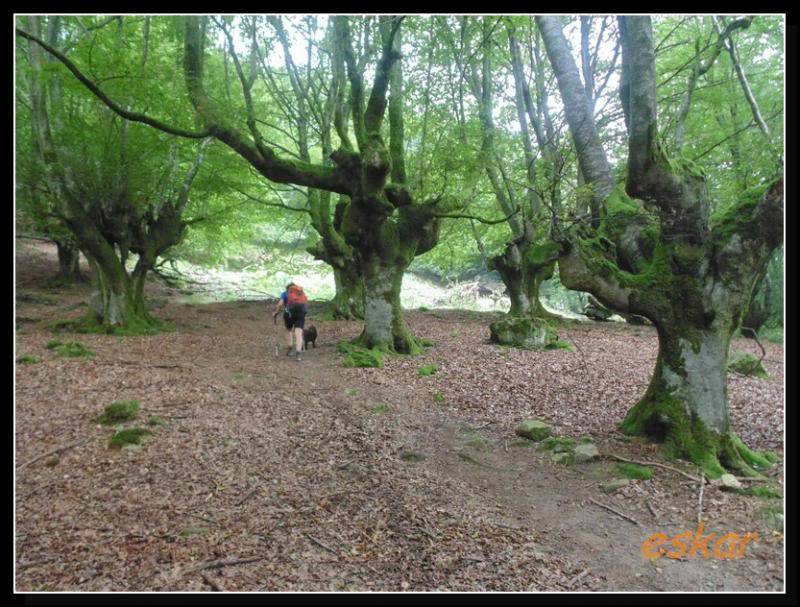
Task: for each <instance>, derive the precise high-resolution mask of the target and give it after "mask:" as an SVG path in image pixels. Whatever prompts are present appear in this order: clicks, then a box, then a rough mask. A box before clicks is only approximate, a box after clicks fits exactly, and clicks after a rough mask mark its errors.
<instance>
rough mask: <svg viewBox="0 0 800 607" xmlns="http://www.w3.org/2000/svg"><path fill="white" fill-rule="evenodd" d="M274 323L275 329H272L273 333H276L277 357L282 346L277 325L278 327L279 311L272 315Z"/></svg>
mask: <svg viewBox="0 0 800 607" xmlns="http://www.w3.org/2000/svg"><path fill="white" fill-rule="evenodd" d="M272 324H273V325H275V329H274V330H273V331H272V333H273V335H275V358H277V357H278V356H280V348H281V347H280V344H279V343H278V342H279V341H280V339H279V337H278V332H277V327H278V314H277V312H276V313H275V314H273V315H272Z"/></svg>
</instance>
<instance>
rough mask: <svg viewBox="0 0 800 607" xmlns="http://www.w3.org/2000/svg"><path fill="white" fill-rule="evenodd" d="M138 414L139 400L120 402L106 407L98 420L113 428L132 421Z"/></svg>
mask: <svg viewBox="0 0 800 607" xmlns="http://www.w3.org/2000/svg"><path fill="white" fill-rule="evenodd" d="M138 413H139V401H138V400H118V401H116V402H113V403H111V404H110V405H106V408H105V409H104V411H103V414H102V415H101V416H100V417H98V418H97V421H98V422H100V423H101V424H103V425H104V426H113V425H114V424H120V423H122V422H127V421H130V420H132V419H133V418H135V417H136V415H137V414H138Z"/></svg>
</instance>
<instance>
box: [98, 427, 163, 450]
mask: <svg viewBox="0 0 800 607" xmlns="http://www.w3.org/2000/svg"><path fill="white" fill-rule="evenodd" d="M152 434H153V433H152V432H151V431H150V430H146V429H144V428H127V429H125V430H118V431H117V432H115V433H114V436H112V437H111V441H110V442H109V443H108V446H109V447H111V448H112V449H121V448H122V447H127V446H130V445H140V444H142V443H143V442H146V440H147V438H148V437H150V436H152Z"/></svg>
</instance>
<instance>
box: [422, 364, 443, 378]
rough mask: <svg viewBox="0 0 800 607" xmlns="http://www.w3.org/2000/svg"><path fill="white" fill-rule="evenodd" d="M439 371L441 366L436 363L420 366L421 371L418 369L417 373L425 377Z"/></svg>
mask: <svg viewBox="0 0 800 607" xmlns="http://www.w3.org/2000/svg"><path fill="white" fill-rule="evenodd" d="M438 371H439V367H437V366H436V365H425V366H424V367H420V368H419V371H417V375H419V376H420V377H424V376H427V375H433V374H434V373H436V372H438Z"/></svg>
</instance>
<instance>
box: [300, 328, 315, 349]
mask: <svg viewBox="0 0 800 607" xmlns="http://www.w3.org/2000/svg"><path fill="white" fill-rule="evenodd" d="M308 342H311V343H312V344H314V348H316V347H317V328H316V327H315V326H314V325H311V326H310V327H309V328H308V329H303V350H308Z"/></svg>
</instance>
